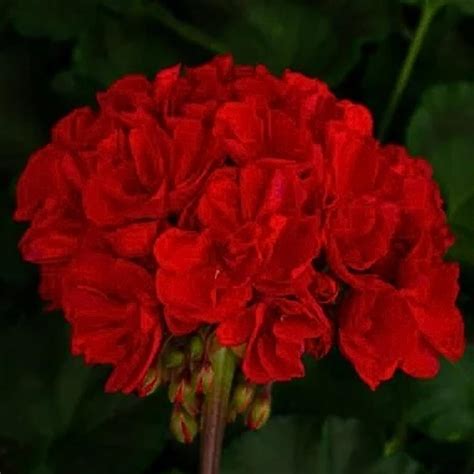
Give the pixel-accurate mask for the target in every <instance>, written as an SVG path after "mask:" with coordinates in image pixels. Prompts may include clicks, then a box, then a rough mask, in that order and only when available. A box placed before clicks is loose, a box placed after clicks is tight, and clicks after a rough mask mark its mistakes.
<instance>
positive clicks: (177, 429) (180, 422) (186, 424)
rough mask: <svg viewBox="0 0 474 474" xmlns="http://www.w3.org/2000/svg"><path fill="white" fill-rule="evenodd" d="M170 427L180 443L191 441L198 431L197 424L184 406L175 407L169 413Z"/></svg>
mask: <svg viewBox="0 0 474 474" xmlns="http://www.w3.org/2000/svg"><path fill="white" fill-rule="evenodd" d="M170 429H171V432H172V433H173V435H174V436H175V438H176V439H177V440H178V441H179V442H180V443H191V442H192V441H193V439H194V437H195V436H196V433H197V431H198V424H197V421H196V419H195V418H194V417H193V416H191V415H190V414H189V413H188V412H187V411H186V410H185V409H184V408H182V407H175V408H174V410H173V412H172V414H171V422H170Z"/></svg>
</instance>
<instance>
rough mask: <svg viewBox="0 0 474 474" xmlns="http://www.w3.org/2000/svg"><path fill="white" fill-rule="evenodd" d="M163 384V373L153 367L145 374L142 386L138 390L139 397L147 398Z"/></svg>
mask: <svg viewBox="0 0 474 474" xmlns="http://www.w3.org/2000/svg"><path fill="white" fill-rule="evenodd" d="M160 383H161V373H160V370H159V368H158V367H151V368H150V369H148V372H147V373H146V374H145V377H144V379H143V382H142V384H141V385H140V387H139V388H138V395H139V396H140V397H146V396H148V395H151V394H152V393H153V392H154V391H155V390H156V389H157V388H158V387H159V386H160Z"/></svg>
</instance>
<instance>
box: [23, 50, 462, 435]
mask: <svg viewBox="0 0 474 474" xmlns="http://www.w3.org/2000/svg"><path fill="white" fill-rule="evenodd" d="M97 99H98V106H97V107H96V108H95V109H91V108H81V109H78V110H75V111H73V112H72V113H71V114H69V115H68V116H67V117H66V118H64V119H62V120H61V121H60V122H59V123H58V124H57V125H56V126H55V127H54V128H53V132H52V136H51V142H50V143H49V144H47V145H46V146H45V147H44V148H42V149H41V150H39V151H37V152H35V153H34V154H33V155H32V157H31V158H30V161H29V162H28V165H27V167H26V169H25V171H24V173H23V175H22V176H21V178H20V181H19V183H18V187H17V196H18V198H17V203H18V206H17V210H16V212H15V218H16V219H17V220H21V221H28V222H29V223H30V224H29V228H28V230H27V231H26V233H25V235H24V237H23V239H22V241H21V242H20V249H21V252H22V253H23V256H24V258H25V259H26V260H28V261H31V262H33V263H35V264H37V265H39V267H40V274H41V287H40V292H41V295H42V296H43V297H44V298H45V299H46V300H48V301H49V302H50V304H51V306H52V307H55V308H60V309H62V310H63V311H64V313H65V315H66V318H67V320H68V321H69V323H70V324H71V326H72V351H73V353H74V354H82V355H83V356H84V358H85V360H86V362H87V363H102V364H108V365H111V366H112V374H111V376H110V379H109V381H108V383H107V387H106V388H107V390H110V391H123V392H126V393H129V392H132V391H135V392H137V393H139V394H141V395H145V394H148V393H150V392H151V391H152V390H154V389H155V388H156V386H157V385H158V383H159V382H161V383H168V382H169V383H171V384H174V385H173V386H174V387H177V386H184V387H186V393H188V392H192V393H194V395H196V394H197V396H200V395H201V394H202V392H203V391H205V388H204V387H207V386H209V383H210V378H209V377H212V374H210V372H209V368H210V360H209V354H210V352H212V351H211V347H212V345H213V344H215V339H214V335H215V337H216V338H217V343H218V344H220V345H221V346H226V347H231V348H233V350H234V351H235V353H236V354H238V355H239V361H240V363H239V370H240V372H241V377H242V378H243V380H244V381H245V383H249V384H253V385H252V386H254V385H255V384H257V385H265V384H269V383H272V382H276V381H285V380H290V379H292V378H295V377H302V376H304V366H303V363H302V357H303V355H304V354H309V355H312V356H314V357H318V358H320V357H324V356H325V355H326V354H327V353H328V351H329V350H330V349H331V347H332V345H333V344H334V343H337V344H338V345H339V347H340V349H341V352H342V354H343V355H344V356H345V357H347V358H348V359H349V360H350V362H351V363H352V364H353V365H354V367H355V369H356V371H357V372H358V374H359V375H360V377H361V378H362V379H363V380H364V381H365V382H367V384H368V385H369V386H370V387H372V388H375V387H376V386H377V385H378V384H379V383H380V382H382V381H384V380H387V379H389V378H391V377H392V376H393V374H394V372H395V371H396V370H397V369H400V370H402V371H404V372H406V373H407V374H410V375H412V376H415V377H431V376H434V375H435V374H436V372H437V370H438V366H439V363H438V359H439V356H444V357H447V358H448V359H450V360H456V359H458V358H459V357H460V356H461V354H462V352H463V349H464V336H463V322H462V318H461V316H460V313H459V311H458V310H457V309H456V307H455V300H456V296H457V292H458V286H457V278H458V268H457V265H456V264H454V263H445V262H444V261H443V258H444V254H445V252H446V251H447V249H448V247H449V246H450V245H451V244H452V237H451V234H450V232H449V229H448V227H447V224H446V217H445V215H444V212H443V210H442V201H441V198H440V195H439V190H438V187H437V185H436V184H435V183H434V182H433V180H432V177H431V169H430V166H429V165H428V164H427V162H425V161H424V160H422V159H421V158H413V157H411V156H409V155H408V154H407V152H406V150H405V149H403V148H402V147H397V146H382V145H381V144H380V143H379V142H378V141H377V140H376V139H375V138H374V137H373V125H372V118H371V115H370V113H369V111H368V110H367V109H366V108H365V107H363V106H362V105H358V104H353V103H351V102H349V101H347V100H338V99H337V98H336V97H335V96H334V95H333V94H332V93H331V92H330V90H329V89H328V87H327V86H326V85H325V84H324V83H322V82H321V81H319V80H317V79H312V78H309V77H306V76H304V75H302V74H299V73H295V72H291V71H286V72H284V73H283V75H282V76H281V77H277V76H274V75H273V74H271V73H270V72H269V71H268V70H267V69H266V68H265V67H264V66H256V67H253V66H239V65H235V64H234V62H233V60H232V58H231V57H230V56H219V57H216V58H215V59H213V60H212V61H210V62H209V63H207V64H205V65H202V66H199V67H196V68H181V67H179V66H175V67H172V68H168V69H166V70H163V71H160V72H159V73H158V74H157V75H156V77H155V78H154V80H152V81H150V80H148V79H147V78H145V77H144V76H139V75H132V76H128V77H125V78H122V79H120V80H119V81H117V82H116V83H115V84H113V85H112V86H111V87H110V88H109V89H108V90H107V91H105V92H101V93H99V94H98V97H97ZM197 334H198V335H199V337H200V338H202V340H203V341H205V344H204V346H203V350H202V353H201V352H199V355H196V354H197V353H196V352H195V351H194V352H193V351H192V350H191V349H190V345H189V341H190V340H191V338H192V337H194V336H196V335H197ZM209 341H214V342H212V343H211V342H209ZM170 350H178V351H179V352H180V353H181V354H182V356H180V357H179V358H178V359H176V360H178V361H179V363H178V362H177V363H176V364H174V365H173V364H171V365H170V364H169V363H168V365H167V363H166V362H165V359H166V358H165V354H167V353H169V351H170ZM191 354H194V356H192V355H191ZM180 384H181V385H180ZM183 384H184V385H183ZM252 390H253V389H252ZM173 393H174V395H173V397H172V398H173V401H174V402H175V404H179V405H180V406H179V407H177V408H176V410H175V421H174V425H173V426H174V429H175V431H177V432H179V433H180V436H181V437H182V438H183V439H185V440H186V441H189V438H190V436H191V435H190V433H191V432H193V433H194V432H195V431H196V430H195V429H192V430H191V429H188V428H189V427H188V428H186V426H187V425H186V423H187V422H186V420H187V417H188V415H189V414H190V410H191V411H193V412H194V411H196V410H197V411H199V400H198V399H196V398H193V402H192V405H191V404H190V402H189V399H188V401H187V402H186V397H185V396H184V395H183V396H182V397H177V396H175V395H176V393H175V392H173ZM179 393H185V392H183V391H180V392H179ZM245 393H247V392H245ZM249 393H250V392H249ZM252 393H253V391H252ZM186 403H188V405H186ZM183 406H184V408H185V411H183ZM186 406H187V407H188V408H186ZM191 406H192V409H191V408H189V407H191ZM186 410H187V412H186ZM254 411H255V410H254ZM252 413H253V415H248V414H247V415H248V419H249V420H250V421H249V423H250V424H252V426H257V425H259V424H260V421H258V420H260V418H259V417H258V416H257V417H256V415H255V413H254V412H252ZM266 413H267V411H266V406H265V414H266ZM193 414H194V413H193ZM265 416H266V415H265ZM255 417H256V418H255ZM257 418H258V419H257ZM185 422H186V423H185ZM183 423H184V424H183ZM184 428H186V429H184ZM183 430H184V431H183Z"/></svg>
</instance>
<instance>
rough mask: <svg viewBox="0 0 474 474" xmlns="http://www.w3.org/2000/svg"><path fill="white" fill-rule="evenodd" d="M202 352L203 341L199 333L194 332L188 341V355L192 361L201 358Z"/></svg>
mask: <svg viewBox="0 0 474 474" xmlns="http://www.w3.org/2000/svg"><path fill="white" fill-rule="evenodd" d="M203 354H204V341H203V340H202V337H201V336H200V335H199V334H195V335H194V336H193V337H192V338H191V340H190V341H189V355H190V357H191V360H192V361H197V360H201V359H202V356H203Z"/></svg>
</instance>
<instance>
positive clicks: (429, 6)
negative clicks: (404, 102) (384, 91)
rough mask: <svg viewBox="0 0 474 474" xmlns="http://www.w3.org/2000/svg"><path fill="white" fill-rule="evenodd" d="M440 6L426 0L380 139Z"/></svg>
mask: <svg viewBox="0 0 474 474" xmlns="http://www.w3.org/2000/svg"><path fill="white" fill-rule="evenodd" d="M440 6H441V2H432V1H430V0H425V5H424V7H423V10H422V13H421V18H420V22H419V23H418V28H417V29H416V33H415V36H414V37H413V40H412V42H411V44H410V48H409V50H408V53H407V56H406V58H405V61H404V63H403V66H402V69H401V70H400V73H399V75H398V78H397V82H396V84H395V87H394V89H393V91H392V95H391V96H390V101H389V103H388V106H387V109H386V111H385V115H384V116H383V119H382V122H381V125H380V133H379V137H380V140H383V138H384V137H385V133H386V132H387V130H388V127H389V126H390V124H391V122H392V118H393V115H394V114H395V111H396V110H397V106H398V103H399V102H400V99H401V97H402V94H403V92H404V90H405V87H406V85H407V83H408V79H409V78H410V75H411V72H412V70H413V66H414V64H415V61H416V58H417V57H418V54H419V52H420V49H421V46H422V44H423V40H424V38H425V36H426V33H427V31H428V28H429V26H430V23H431V20H432V19H433V16H434V15H435V13H436V12H437V11H438V8H439V7H440Z"/></svg>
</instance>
